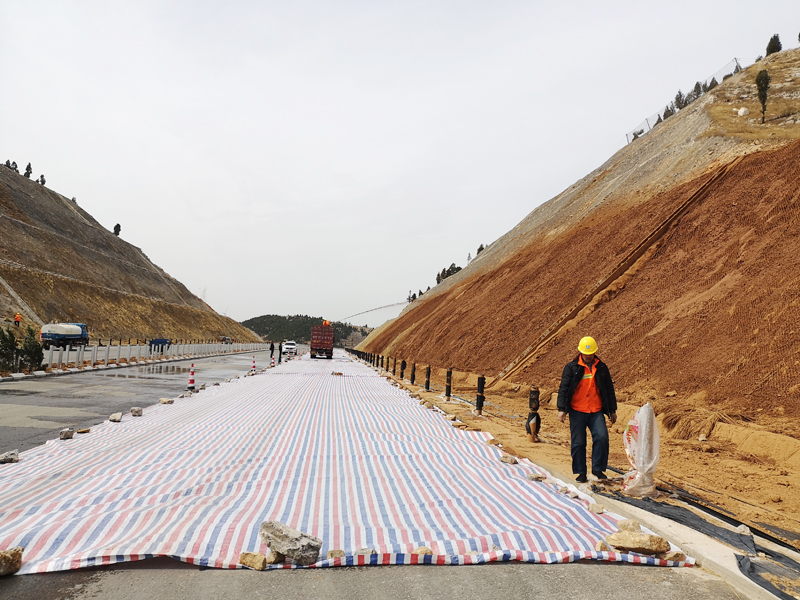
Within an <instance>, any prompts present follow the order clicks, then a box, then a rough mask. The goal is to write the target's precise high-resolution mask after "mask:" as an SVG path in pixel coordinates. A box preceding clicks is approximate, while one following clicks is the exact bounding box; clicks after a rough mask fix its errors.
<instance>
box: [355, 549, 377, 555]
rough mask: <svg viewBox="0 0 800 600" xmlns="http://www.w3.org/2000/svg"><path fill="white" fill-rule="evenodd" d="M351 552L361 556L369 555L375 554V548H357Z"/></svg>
mask: <svg viewBox="0 0 800 600" xmlns="http://www.w3.org/2000/svg"><path fill="white" fill-rule="evenodd" d="M353 554H354V555H355V556H362V555H366V556H370V555H372V554H377V551H376V550H375V548H359V549H358V550H356V551H355V552H354V553H353Z"/></svg>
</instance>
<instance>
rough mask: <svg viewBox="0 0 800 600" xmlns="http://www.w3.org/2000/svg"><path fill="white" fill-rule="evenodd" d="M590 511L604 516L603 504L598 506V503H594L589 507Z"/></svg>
mask: <svg viewBox="0 0 800 600" xmlns="http://www.w3.org/2000/svg"><path fill="white" fill-rule="evenodd" d="M589 510H591V511H592V512H593V513H596V514H598V515H602V514H603V505H602V504H598V503H597V502H594V503H592V504H590V505H589Z"/></svg>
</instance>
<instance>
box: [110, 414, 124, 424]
mask: <svg viewBox="0 0 800 600" xmlns="http://www.w3.org/2000/svg"><path fill="white" fill-rule="evenodd" d="M108 420H109V421H111V422H112V423H119V422H120V421H122V413H121V412H118V413H114V414H113V415H111V416H110V417H108Z"/></svg>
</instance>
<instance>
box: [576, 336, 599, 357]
mask: <svg viewBox="0 0 800 600" xmlns="http://www.w3.org/2000/svg"><path fill="white" fill-rule="evenodd" d="M578 352H580V353H581V354H594V353H595V352H597V342H595V341H594V338H593V337H590V336H588V335H587V336H586V337H585V338H581V341H580V343H579V344H578Z"/></svg>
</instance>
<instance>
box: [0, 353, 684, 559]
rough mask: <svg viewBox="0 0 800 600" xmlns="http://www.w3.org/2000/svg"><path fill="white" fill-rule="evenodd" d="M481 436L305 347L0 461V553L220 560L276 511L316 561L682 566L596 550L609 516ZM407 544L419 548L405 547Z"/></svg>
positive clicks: (342, 360)
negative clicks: (334, 552) (18, 549)
mask: <svg viewBox="0 0 800 600" xmlns="http://www.w3.org/2000/svg"><path fill="white" fill-rule="evenodd" d="M334 369H335V370H336V371H338V372H341V373H343V375H335V374H333V373H332V370H334ZM489 437H490V436H489V434H487V433H482V432H465V431H459V430H457V429H455V428H453V427H452V426H451V425H450V424H449V423H448V422H447V421H445V419H444V418H443V415H442V413H439V412H438V411H433V410H427V409H424V408H423V407H421V406H419V404H418V402H417V401H416V400H414V399H412V398H410V396H409V395H408V394H407V393H406V392H404V391H402V390H399V389H397V388H396V387H393V386H391V385H389V384H388V383H387V382H386V381H385V380H384V379H382V378H381V377H379V376H378V375H377V374H376V373H375V372H374V371H373V370H372V369H370V368H368V367H367V366H364V365H362V364H360V363H358V362H354V361H351V360H350V359H349V358H346V357H343V356H341V357H340V356H338V355H337V359H336V360H333V361H331V360H310V359H308V357H304V359H303V360H295V361H291V362H289V363H287V364H285V365H282V366H281V367H279V368H275V369H271V370H269V371H268V372H266V373H264V374H261V375H257V376H253V377H246V378H241V379H236V380H233V381H231V382H230V383H225V384H222V385H221V386H218V387H212V388H210V389H207V390H205V391H203V392H201V393H199V394H196V395H194V396H192V397H191V398H184V399H177V400H176V401H175V403H174V404H172V405H162V404H156V405H155V406H150V407H147V408H145V410H144V415H143V416H142V417H138V418H135V417H131V416H130V415H125V416H124V417H123V420H122V422H121V423H110V422H108V421H106V422H104V423H102V424H100V425H98V426H95V427H93V428H92V430H91V432H90V433H89V434H85V435H81V436H76V438H75V439H73V440H69V441H60V440H53V441H50V442H48V443H47V444H45V445H43V446H40V447H38V448H35V449H33V450H30V451H27V452H23V453H22V454H21V456H20V462H19V463H15V464H5V465H0V511H2V512H0V549H5V548H10V547H14V546H24V547H25V554H24V557H23V560H24V564H23V567H22V570H21V571H20V573H35V572H45V571H59V570H66V569H76V568H80V567H85V566H91V565H99V564H109V563H115V562H120V561H128V560H139V559H143V558H149V557H153V556H171V557H173V558H176V559H179V560H182V561H186V562H190V563H194V564H198V565H207V566H211V567H219V568H235V567H236V566H237V562H238V557H239V554H240V553H241V552H242V551H250V552H262V553H263V552H266V550H267V549H266V548H265V547H264V545H263V544H262V542H261V539H260V538H259V535H258V528H259V525H260V524H261V522H262V521H267V520H277V521H281V522H283V523H286V524H287V525H289V526H291V527H294V528H296V529H299V530H301V531H305V532H307V533H310V534H312V535H315V536H317V537H319V538H321V539H322V540H323V546H322V553H321V555H320V561H319V562H317V563H316V565H313V566H315V567H326V566H339V565H352V564H417V563H431V564H474V563H482V562H489V561H495V560H518V561H528V562H543V563H554V562H572V561H576V560H580V559H595V560H607V561H621V562H632V563H643V564H651V565H664V566H676V565H683V564H692V563H693V561H692V560H691V559H688V560H687V561H686V563H683V562H682V563H673V562H667V561H663V560H659V559H656V558H652V557H645V556H639V555H636V554H622V553H615V552H598V551H595V550H594V548H595V544H596V542H597V541H598V540H600V539H602V538H604V537H605V536H606V535H607V534H609V533H612V532H613V531H615V530H616V523H617V521H618V520H619V519H620V517H618V516H616V515H613V514H609V513H604V514H602V515H597V514H594V513H593V512H591V511H590V510H589V508H588V507H589V499H587V498H576V499H573V498H570V497H568V496H567V495H565V494H563V493H559V492H558V487H559V485H558V484H553V483H544V482H532V481H529V480H528V479H527V478H526V475H527V474H529V473H541V474H545V475H546V474H547V473H546V472H545V471H544V470H542V469H541V468H539V467H537V466H535V465H533V464H532V463H530V462H528V461H527V460H523V461H521V463H520V464H518V465H507V464H505V463H502V462H500V460H499V458H500V456H501V455H502V451H501V450H499V449H497V448H495V447H493V446H490V445H487V444H486V443H485V442H486V440H487V439H488V438H489ZM423 545H424V546H428V547H429V548H431V549H432V550H433V555H432V556H430V555H429V556H425V555H421V556H420V555H415V554H411V552H412V550H414V549H415V548H417V547H418V546H423ZM361 548H373V549H374V550H375V551H376V552H377V554H373V555H367V556H364V555H355V552H356V551H357V550H359V549H361ZM331 549H341V550H344V551H345V554H346V556H345V558H334V559H330V560H328V559H325V556H326V555H327V551H328V550H331ZM474 551H477V552H478V553H479V554H477V555H470V554H468V553H470V552H474ZM294 567H295V565H294V564H293V563H291V561H287V563H286V564H283V565H273V566H272V568H294Z"/></svg>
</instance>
